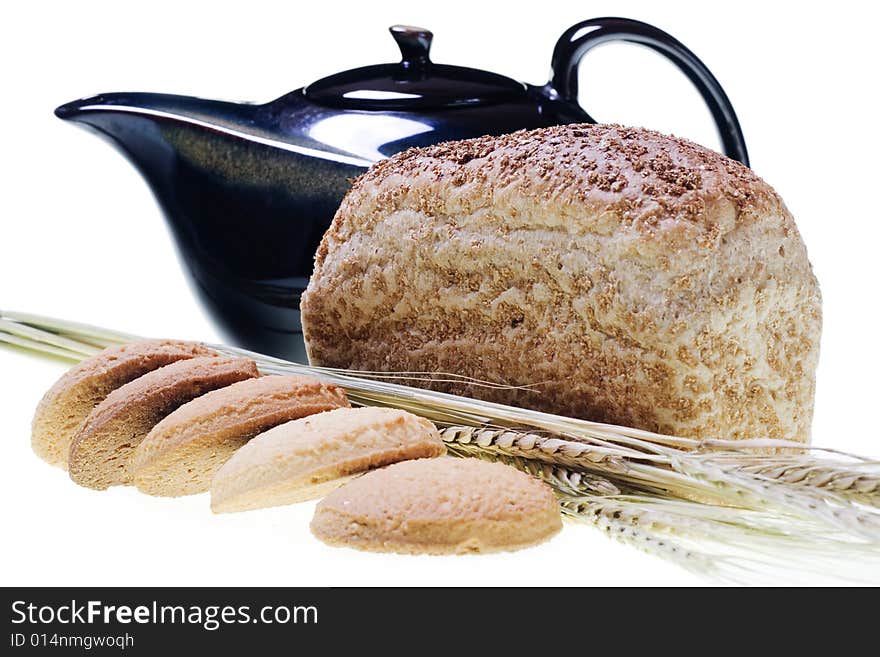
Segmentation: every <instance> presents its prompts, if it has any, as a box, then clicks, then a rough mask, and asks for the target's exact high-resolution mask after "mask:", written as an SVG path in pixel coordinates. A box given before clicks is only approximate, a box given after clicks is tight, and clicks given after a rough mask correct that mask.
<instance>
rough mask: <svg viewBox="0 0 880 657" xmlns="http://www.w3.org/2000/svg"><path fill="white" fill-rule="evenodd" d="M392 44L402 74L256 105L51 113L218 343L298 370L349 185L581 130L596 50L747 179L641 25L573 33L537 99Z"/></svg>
mask: <svg viewBox="0 0 880 657" xmlns="http://www.w3.org/2000/svg"><path fill="white" fill-rule="evenodd" d="M391 34H392V36H393V37H394V39H395V40H396V41H397V44H398V46H399V47H400V52H401V61H400V62H398V63H396V64H380V65H376V66H366V67H363V68H357V69H353V70H350V71H345V72H343V73H338V74H336V75H331V76H330V77H327V78H324V79H322V80H319V81H317V82H314V83H312V84H310V85H308V86H306V87H303V88H302V89H297V90H296V91H292V92H290V93H289V94H286V95H284V96H282V97H281V98H278V99H277V100H273V101H271V102H269V103H265V104H247V103H229V102H220V101H210V100H202V99H198V98H189V97H184V96H172V95H166V94H151V93H113V94H101V95H99V96H95V97H92V98H85V99H82V100H77V101H74V102H71V103H67V104H66V105H62V106H61V107H59V108H58V109H57V110H56V111H55V113H56V114H57V116H59V117H60V118H62V119H68V120H73V121H76V122H78V123H82V124H84V125H86V126H89V127H91V128H93V129H94V130H96V131H97V132H99V133H101V134H103V135H105V136H106V137H108V138H109V139H110V141H112V142H113V143H114V144H115V145H116V146H117V147H118V148H119V149H120V150H122V151H123V152H124V153H125V154H126V155H127V156H128V157H129V159H130V160H131V161H132V162H133V163H134V164H135V166H136V167H137V168H138V169H139V170H140V172H141V173H142V174H143V176H144V177H145V178H146V179H147V182H148V183H149V184H150V186H151V187H152V189H153V191H154V192H155V195H156V198H157V199H158V201H159V204H160V205H161V206H162V209H163V210H164V212H165V215H166V217H167V219H168V221H169V223H170V225H171V228H172V231H173V234H174V235H175V238H176V240H177V243H178V246H179V251H180V255H181V257H182V259H183V261H184V262H185V264H186V269H187V271H188V272H189V273H190V275H191V278H192V282H193V283H194V287H195V289H196V290H197V292H198V294H199V296H200V297H201V299H202V301H203V302H204V303H205V305H206V306H207V307H208V309H209V310H210V311H211V313H212V315H213V316H214V317H215V318H216V320H217V321H218V322H219V324H220V326H221V328H222V329H223V331H224V332H225V333H226V337H227V338H228V339H230V340H231V341H233V342H235V343H237V344H239V345H241V346H244V347H248V348H251V349H255V350H259V351H262V352H265V353H269V354H276V355H280V356H286V357H290V358H296V359H302V358H303V350H302V339H301V335H300V323H299V309H298V308H299V298H300V294H301V293H302V292H303V290H304V289H305V287H306V284H307V283H308V279H309V275H310V274H311V271H312V260H313V256H314V253H315V250H316V248H317V246H318V243H319V241H320V239H321V236H322V235H323V233H324V231H325V230H326V228H327V227H328V226H329V225H330V221H331V219H332V218H333V214H334V212H335V211H336V208H337V206H338V204H339V202H340V200H341V199H342V197H343V195H344V194H345V192H346V191H347V189H348V187H349V185H350V181H351V179H352V178H354V177H356V176H358V175H359V174H361V173H362V172H363V171H364V170H365V169H366V168H367V167H369V166H370V164H372V163H373V162H375V161H377V160H379V159H381V158H383V157H387V156H390V155H392V154H394V153H396V152H398V151H402V150H404V149H407V148H410V147H413V146H425V145H428V144H434V143H437V142H440V141H447V140H450V139H466V138H469V137H478V136H481V135H486V134H492V135H496V134H503V133H507V132H513V131H515V130H519V129H521V128H539V127H544V126H549V125H555V124H561V123H575V122H593V119H592V118H590V116H589V115H588V114H587V113H586V111H584V109H583V108H582V107H581V106H580V105H579V104H578V94H577V67H578V62H579V61H580V59H581V57H583V55H584V54H585V53H586V52H587V51H589V50H590V49H591V48H593V47H595V46H597V45H599V44H601V43H604V42H607V41H612V40H622V41H629V42H634V43H639V44H642V45H645V46H648V47H649V48H652V49H654V50H656V51H659V52H660V53H662V54H664V55H665V56H667V57H668V58H669V59H671V60H672V61H673V62H674V63H675V64H676V65H677V66H678V67H679V68H680V69H681V70H682V71H683V72H684V73H685V74H686V75H687V76H688V77H689V78H690V80H691V81H692V82H693V83H694V84H695V85H696V87H697V89H698V90H699V91H700V93H701V94H702V96H703V98H704V99H705V101H706V103H707V104H708V106H709V108H710V110H711V111H712V115H713V116H714V118H715V121H716V123H717V126H718V131H719V133H720V136H721V141H722V144H723V146H724V150H725V152H726V154H727V155H729V156H730V157H732V158H735V159H737V160H740V161H741V162H744V163H746V164H748V157H747V154H746V146H745V143H744V141H743V136H742V132H741V130H740V127H739V123H738V121H737V118H736V114H735V113H734V110H733V107H732V106H731V104H730V101H729V100H728V98H727V96H726V95H725V93H724V91H723V90H722V88H721V86H720V85H719V84H718V81H717V80H716V79H715V77H714V76H713V75H712V74H711V73H710V72H709V70H708V69H707V68H706V67H705V66H704V65H703V63H702V62H701V61H700V60H699V59H697V57H696V56H695V55H694V54H693V53H692V52H691V51H690V50H688V49H687V48H686V47H685V46H684V45H682V44H681V43H680V42H678V41H677V40H675V39H674V38H672V37H671V36H669V35H668V34H666V33H665V32H663V31H661V30H658V29H657V28H655V27H652V26H650V25H647V24H645V23H640V22H638V21H632V20H627V19H622V18H599V19H594V20H590V21H585V22H583V23H578V24H577V25H574V26H572V27H571V28H569V29H568V30H567V31H566V32H565V33H564V34H563V35H562V36H561V37H560V39H559V41H558V42H557V44H556V48H555V50H554V52H553V58H552V78H551V80H550V81H549V82H548V83H547V84H544V85H538V86H535V85H530V84H525V83H522V82H517V81H515V80H512V79H510V78H507V77H504V76H501V75H497V74H495V73H489V72H487V71H480V70H477V69H471V68H464V67H459V66H446V65H442V64H435V63H433V62H432V61H431V59H430V57H429V51H430V47H431V38H432V34H431V32H429V31H427V30H424V29H420V28H416V27H407V26H402V25H397V26H394V27H392V28H391Z"/></svg>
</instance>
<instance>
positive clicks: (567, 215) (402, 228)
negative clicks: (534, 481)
mask: <svg viewBox="0 0 880 657" xmlns="http://www.w3.org/2000/svg"><path fill="white" fill-rule="evenodd" d="M302 322H303V329H304V333H305V337H306V343H307V349H308V354H309V359H310V361H311V362H312V363H313V364H315V365H322V366H330V367H343V368H352V369H364V370H378V371H426V372H455V373H458V374H462V375H466V376H471V377H476V378H479V379H484V380H489V381H493V382H498V383H507V384H511V385H515V386H525V385H530V386H533V388H532V389H530V390H524V389H521V388H520V389H516V390H510V389H507V390H499V389H491V388H486V387H477V386H469V385H466V384H463V383H433V384H429V385H430V386H431V387H433V388H435V389H438V390H444V391H447V392H454V393H458V394H465V395H469V396H474V397H480V398H484V399H489V400H492V401H498V402H502V403H510V404H515V405H520V406H526V407H531V408H536V409H539V410H544V411H549V412H554V413H559V414H563V415H570V416H575V417H583V418H587V419H592V420H596V421H604V422H611V423H616V424H624V425H628V426H634V427H639V428H643V429H648V430H652V431H660V432H664V433H670V434H677V435H683V436H691V437H718V436H722V437H725V438H734V439H736V438H753V437H773V438H787V439H794V440H801V441H807V440H808V439H809V436H810V423H811V418H812V411H813V396H814V389H815V369H816V365H817V361H818V353H819V336H820V331H821V298H820V293H819V287H818V284H817V282H816V279H815V277H814V276H813V272H812V269H811V266H810V263H809V261H808V259H807V254H806V249H805V247H804V244H803V241H802V240H801V237H800V235H799V233H798V231H797V228H796V226H795V223H794V220H793V218H792V216H791V214H790V213H789V211H788V210H787V208H786V207H785V205H784V203H783V202H782V200H781V199H780V197H779V196H778V195H777V194H776V192H775V191H774V190H773V189H772V188H771V187H770V186H769V185H767V184H766V183H765V182H764V181H763V180H761V179H760V178H759V177H758V176H757V175H755V174H754V173H753V172H752V171H751V170H750V169H748V168H747V167H745V166H743V165H741V164H739V163H737V162H735V161H733V160H730V159H728V158H726V157H724V156H722V155H719V154H717V153H715V152H713V151H710V150H708V149H705V148H702V147H700V146H697V145H696V144H692V143H690V142H687V141H685V140H682V139H677V138H674V137H668V136H664V135H661V134H659V133H656V132H652V131H649V130H642V129H635V128H624V127H621V126H613V125H574V126H557V127H552V128H544V129H541V130H535V131H521V132H518V133H513V134H510V135H505V136H501V137H485V138H480V139H473V140H467V141H461V142H450V143H446V144H440V145H437V146H431V147H427V148H424V149H413V150H410V151H406V152H404V153H402V154H399V155H396V156H394V157H392V158H389V159H387V160H384V161H381V162H379V163H377V164H376V165H375V166H373V167H372V168H371V169H370V170H369V171H368V172H367V173H365V174H364V175H363V176H361V177H360V178H359V179H358V180H357V181H356V183H355V184H354V186H353V187H352V189H351V191H350V192H349V194H348V195H347V196H346V198H345V199H344V201H343V203H342V204H341V206H340V208H339V211H338V212H337V214H336V217H335V218H334V221H333V224H332V226H331V228H330V230H328V232H327V233H326V234H325V236H324V239H323V241H322V243H321V246H320V248H319V250H318V252H317V256H316V261H315V272H314V274H313V276H312V279H311V281H310V283H309V287H308V289H307V291H306V293H305V295H304V297H303V301H302ZM415 384H416V385H426V384H423V383H420V382H416V383H415Z"/></svg>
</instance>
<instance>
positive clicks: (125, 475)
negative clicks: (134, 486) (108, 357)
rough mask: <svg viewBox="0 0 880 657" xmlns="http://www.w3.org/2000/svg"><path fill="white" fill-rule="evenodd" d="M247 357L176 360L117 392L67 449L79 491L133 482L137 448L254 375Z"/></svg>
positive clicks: (106, 400)
mask: <svg viewBox="0 0 880 657" xmlns="http://www.w3.org/2000/svg"><path fill="white" fill-rule="evenodd" d="M258 375H259V373H258V372H257V365H256V363H254V361H252V360H251V359H250V358H214V357H200V358H190V359H188V360H182V361H178V362H176V363H172V364H170V365H166V366H165V367H161V368H159V369H158V370H154V371H152V372H149V373H147V374H145V375H143V376H142V377H139V378H137V379H135V380H134V381H131V382H129V383H126V384H125V385H124V386H122V387H121V388H117V389H116V390H114V391H113V392H111V393H110V394H109V395H107V398H106V399H104V401H102V402H101V403H100V404H98V406H96V407H95V409H94V410H93V411H92V412H91V413H89V416H88V417H87V418H86V420H85V422H83V424H82V426H81V427H80V429H79V431H77V433H76V435H75V436H74V438H73V441H72V442H71V444H70V458H69V462H68V472H69V474H70V478H71V479H73V481H75V482H76V483H77V484H79V485H80V486H85V487H87V488H94V489H97V490H104V489H106V488H109V487H110V486H118V485H123V484H128V483H130V481H131V478H130V475H131V468H130V465H131V463H130V461H131V457H132V454H133V453H134V449H135V447H137V445H138V443H140V441H141V440H143V438H144V436H146V435H147V433H148V432H149V431H150V429H152V428H153V426H154V425H155V424H156V423H157V422H159V420H161V419H162V418H164V417H165V416H166V415H168V414H169V413H171V412H172V411H173V410H174V409H176V408H177V407H178V406H180V405H181V404H185V403H186V402H188V401H190V400H191V399H194V398H195V397H198V396H200V395H203V394H205V393H206V392H208V391H209V390H215V389H217V388H222V387H224V386H228V385H230V384H232V383H235V382H237V381H242V380H244V379H251V378H254V377H256V376H258Z"/></svg>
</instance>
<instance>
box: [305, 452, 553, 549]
mask: <svg viewBox="0 0 880 657" xmlns="http://www.w3.org/2000/svg"><path fill="white" fill-rule="evenodd" d="M561 527H562V520H561V516H560V513H559V507H558V505H557V503H556V498H555V497H554V495H553V491H552V490H551V489H550V487H549V486H547V485H546V484H545V483H543V482H542V481H539V480H538V479H535V478H534V477H531V476H530V475H527V474H525V473H524V472H520V471H519V470H516V469H515V468H512V467H510V466H507V465H503V464H501V463H489V462H486V461H482V460H479V459H457V458H441V459H420V460H417V461H404V462H402V463H396V464H394V465H391V466H388V467H387V468H383V469H381V470H375V471H373V472H369V473H367V474H365V475H364V476H362V477H358V478H357V479H354V480H353V481H351V482H349V483H347V484H346V485H344V486H342V487H341V488H337V489H336V490H335V491H333V492H332V493H330V494H329V495H328V496H327V497H326V498H324V500H322V501H321V502H320V503H319V504H318V507H317V509H316V510H315V516H314V518H313V519H312V523H311V529H312V533H314V535H315V536H317V537H318V538H319V539H321V540H322V541H324V542H325V543H328V544H330V545H341V546H348V547H354V548H358V549H361V550H371V551H377V552H400V553H407V554H418V553H426V554H467V553H478V552H494V551H499V550H515V549H519V548H523V547H527V546H529V545H534V544H536V543H540V542H541V541H544V540H546V539H548V538H550V537H551V536H553V535H554V534H555V533H556V532H558V531H559V530H560V529H561Z"/></svg>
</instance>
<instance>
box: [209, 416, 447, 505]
mask: <svg viewBox="0 0 880 657" xmlns="http://www.w3.org/2000/svg"><path fill="white" fill-rule="evenodd" d="M445 453H446V447H445V445H444V444H443V441H442V440H441V438H440V434H439V432H438V431H437V428H436V427H435V426H434V425H433V424H432V423H431V422H429V421H428V420H426V419H424V418H420V417H418V416H417V415H413V414H412V413H408V412H406V411H402V410H399V409H396V408H375V407H368V408H340V409H337V410H335V411H328V412H326V413H319V414H317V415H311V416H309V417H306V418H303V419H301V420H294V421H293V422H287V423H285V424H282V425H280V426H277V427H275V428H274V429H270V430H269V431H266V432H264V433H261V434H260V435H259V436H256V437H255V438H254V439H253V440H251V441H250V442H249V443H248V444H246V445H245V446H244V447H242V448H241V449H239V450H238V451H237V452H236V453H235V454H233V455H232V458H230V459H229V460H228V461H227V462H226V463H225V464H224V465H223V467H221V468H220V470H218V471H217V474H216V475H215V476H214V480H213V482H212V483H211V508H212V509H213V510H214V511H215V512H216V513H223V512H229V511H247V510H249V509H258V508H262V507H267V506H279V505H282V504H291V503H293V502H301V501H303V500H310V499H314V498H316V497H321V496H322V495H323V494H324V493H325V492H327V491H329V490H332V489H333V488H336V487H337V486H339V485H340V484H341V483H344V478H345V477H348V476H349V475H352V474H356V473H359V472H363V471H365V470H369V469H371V468H376V467H380V466H383V465H388V464H390V463H396V462H398V461H404V460H407V459H419V458H432V457H435V456H442V455H443V454H445Z"/></svg>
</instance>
